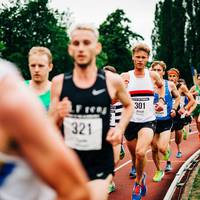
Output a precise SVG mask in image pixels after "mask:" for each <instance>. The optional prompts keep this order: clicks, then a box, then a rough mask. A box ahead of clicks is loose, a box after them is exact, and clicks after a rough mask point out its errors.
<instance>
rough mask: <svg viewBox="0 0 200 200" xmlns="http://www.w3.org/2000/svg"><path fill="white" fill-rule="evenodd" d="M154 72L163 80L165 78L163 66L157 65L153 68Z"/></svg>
mask: <svg viewBox="0 0 200 200" xmlns="http://www.w3.org/2000/svg"><path fill="white" fill-rule="evenodd" d="M152 71H155V72H157V73H158V74H159V76H160V77H161V78H162V77H163V76H164V73H165V72H164V71H163V68H162V66H160V65H155V66H154V67H153V68H152Z"/></svg>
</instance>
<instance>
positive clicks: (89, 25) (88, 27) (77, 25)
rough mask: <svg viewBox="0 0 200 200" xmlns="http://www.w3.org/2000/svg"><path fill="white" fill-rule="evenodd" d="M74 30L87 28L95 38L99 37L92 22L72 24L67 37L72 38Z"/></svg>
mask: <svg viewBox="0 0 200 200" xmlns="http://www.w3.org/2000/svg"><path fill="white" fill-rule="evenodd" d="M76 30H88V31H91V32H92V33H94V36H95V38H96V39H97V40H98V39H99V31H98V30H97V28H95V26H94V25H93V24H86V23H81V24H76V25H75V26H73V27H72V28H71V30H70V32H69V37H70V39H71V38H72V35H73V32H74V31H76Z"/></svg>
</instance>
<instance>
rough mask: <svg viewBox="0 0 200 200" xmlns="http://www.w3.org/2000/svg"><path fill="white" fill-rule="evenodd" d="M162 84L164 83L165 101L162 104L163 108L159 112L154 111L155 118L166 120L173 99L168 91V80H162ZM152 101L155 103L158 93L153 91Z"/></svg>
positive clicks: (168, 117)
mask: <svg viewBox="0 0 200 200" xmlns="http://www.w3.org/2000/svg"><path fill="white" fill-rule="evenodd" d="M164 85H165V96H164V99H165V102H166V104H165V105H164V109H163V111H161V112H156V119H157V120H168V119H170V118H171V116H170V113H171V110H172V104H173V100H172V95H171V93H170V91H169V81H167V80H164ZM154 98H155V99H154V102H155V103H157V102H158V100H159V99H158V94H156V93H155V95H154Z"/></svg>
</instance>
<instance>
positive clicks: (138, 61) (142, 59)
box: [132, 50, 149, 69]
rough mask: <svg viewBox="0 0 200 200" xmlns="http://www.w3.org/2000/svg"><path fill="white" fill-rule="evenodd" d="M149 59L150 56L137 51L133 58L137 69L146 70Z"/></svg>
mask: <svg viewBox="0 0 200 200" xmlns="http://www.w3.org/2000/svg"><path fill="white" fill-rule="evenodd" d="M148 59H149V55H148V54H147V53H146V52H145V51H142V50H139V51H136V52H135V53H134V54H133V56H132V60H133V63H134V67H135V69H144V68H145V66H146V64H147V61H148Z"/></svg>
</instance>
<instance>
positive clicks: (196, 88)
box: [195, 85, 200, 96]
mask: <svg viewBox="0 0 200 200" xmlns="http://www.w3.org/2000/svg"><path fill="white" fill-rule="evenodd" d="M195 92H198V96H200V88H199V86H198V85H195Z"/></svg>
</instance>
